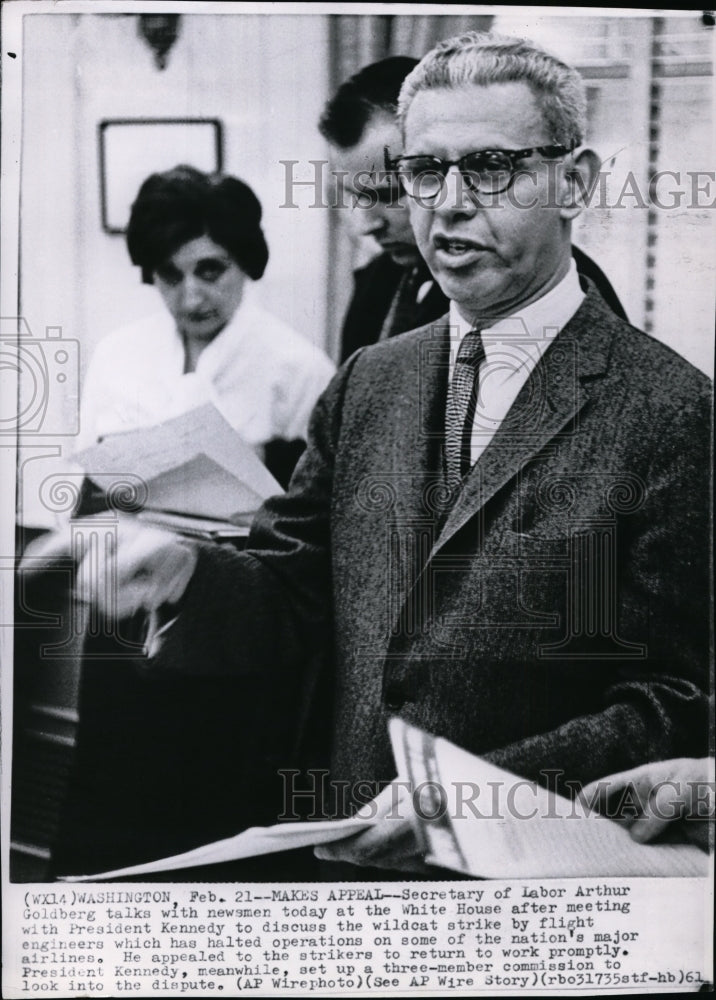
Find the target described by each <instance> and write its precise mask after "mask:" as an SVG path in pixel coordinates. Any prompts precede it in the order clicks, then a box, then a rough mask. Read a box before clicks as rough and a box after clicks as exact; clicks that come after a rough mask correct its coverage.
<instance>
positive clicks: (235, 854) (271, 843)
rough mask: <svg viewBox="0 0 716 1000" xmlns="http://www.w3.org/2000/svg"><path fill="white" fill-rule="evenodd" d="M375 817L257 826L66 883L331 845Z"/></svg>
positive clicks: (364, 827)
mask: <svg viewBox="0 0 716 1000" xmlns="http://www.w3.org/2000/svg"><path fill="white" fill-rule="evenodd" d="M375 822H376V821H375V819H362V818H360V817H359V816H353V817H352V818H351V819H338V820H324V821H321V822H317V823H278V824H276V826H253V827H251V828H250V829H249V830H244V832H243V833H239V834H237V835H236V836H235V837H227V838H226V840H217V841H215V842H214V843H213V844H206V845H205V846H204V847H197V848H195V849H194V850H193V851H186V852H185V853H184V854H175V855H174V856H173V857H171V858H163V859H162V860H160V861H149V862H147V863H146V864H142V865H132V866H130V867H129V868H119V869H117V870H115V871H110V872H102V873H101V874H100V875H67V876H65V878H63V879H62V881H63V882H86V881H88V880H92V881H100V882H101V881H102V880H103V879H108V878H117V877H119V876H123V875H151V874H152V872H165V871H166V872H171V871H176V870H177V869H180V868H195V867H197V866H199V865H214V864H220V863H221V862H222V861H239V860H241V859H242V858H253V857H257V856H258V855H260V854H275V853H276V852H277V851H290V850H292V849H294V848H299V847H311V846H315V845H316V844H330V843H334V842H335V841H337V840H343V839H345V838H346V837H352V836H353V834H356V833H360V832H361V831H362V830H367V829H368V827H369V826H372V825H373V824H374V823H375Z"/></svg>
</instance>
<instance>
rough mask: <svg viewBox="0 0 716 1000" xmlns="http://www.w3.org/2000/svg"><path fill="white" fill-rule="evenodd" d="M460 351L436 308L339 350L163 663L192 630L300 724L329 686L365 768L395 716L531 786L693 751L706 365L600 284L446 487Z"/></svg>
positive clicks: (700, 645)
mask: <svg viewBox="0 0 716 1000" xmlns="http://www.w3.org/2000/svg"><path fill="white" fill-rule="evenodd" d="M446 361H447V329H446V327H445V326H444V324H443V325H442V326H441V327H440V328H437V329H436V328H435V327H433V326H429V327H425V328H422V329H420V330H417V331H413V332H411V333H408V334H405V335H402V336H398V337H395V338H393V339H391V340H388V341H386V342H383V343H380V344H377V345H375V346H373V347H369V348H366V349H364V350H362V351H359V352H358V353H357V354H356V355H354V356H353V357H352V359H351V360H350V361H349V362H348V363H347V364H346V365H344V366H343V368H342V369H341V370H340V371H339V373H338V374H337V376H336V377H335V379H334V380H333V382H332V383H331V385H330V386H329V387H328V389H327V391H326V392H325V394H324V395H323V397H322V398H321V399H320V400H319V403H318V405H317V407H316V410H315V412H314V415H313V419H312V428H311V433H310V441H309V444H308V448H307V451H306V453H305V454H304V456H303V458H302V459H301V461H300V462H299V465H298V467H297V470H296V472H295V474H294V477H293V480H292V483H291V488H290V490H289V493H288V494H287V495H286V496H285V497H281V498H277V499H274V500H271V501H269V502H268V503H267V504H266V505H265V506H264V508H263V509H262V511H261V512H260V514H259V516H258V517H257V519H256V522H255V525H254V528H253V530H252V534H251V537H250V539H249V550H248V551H246V552H244V553H234V552H231V551H228V550H226V551H225V550H218V551H217V550H215V549H202V551H201V554H200V559H199V563H198V566H197V571H196V573H195V576H194V578H193V580H192V582H191V583H190V586H189V589H188V591H187V594H186V603H185V606H184V612H183V614H182V615H181V616H180V618H179V621H178V622H177V624H176V626H175V627H174V629H173V630H170V632H169V633H168V638H167V644H166V646H165V649H164V651H163V654H162V655H161V656H160V657H159V662H158V663H157V668H161V666H162V662H164V663H166V664H168V665H170V666H171V664H172V663H173V662H175V658H176V656H177V652H178V650H182V649H184V654H185V656H186V655H187V651H188V650H190V649H191V647H192V646H193V647H194V648H195V649H196V648H198V650H200V651H201V655H203V660H204V664H205V669H206V670H207V671H209V672H212V671H216V670H226V671H233V672H239V673H243V674H244V675H245V676H246V677H251V676H255V677H256V678H257V679H261V683H262V685H263V688H262V689H263V690H264V691H265V690H266V688H269V689H272V690H273V691H274V692H275V698H276V704H277V706H278V705H279V704H282V705H284V706H285V705H286V703H289V704H290V705H291V706H292V718H297V719H301V720H304V719H305V718H306V712H307V711H308V707H307V706H309V703H310V702H311V701H312V699H313V698H314V696H316V695H323V696H324V697H326V701H327V703H329V704H330V706H331V713H332V721H331V722H330V727H331V728H330V739H329V740H328V743H329V747H328V751H329V752H330V766H331V771H332V776H333V778H335V779H339V780H344V781H347V782H349V783H351V787H354V786H353V783H355V782H358V781H368V782H372V781H379V780H387V779H389V778H391V777H392V776H393V775H394V774H395V769H394V764H393V761H392V755H391V750H390V745H389V740H388V734H387V727H386V723H387V719H388V717H389V716H390V715H391V714H399V715H401V716H403V717H404V718H406V719H407V720H409V721H411V722H413V723H415V724H416V725H418V726H421V727H423V728H425V729H427V730H429V731H431V732H433V733H437V734H439V735H441V736H445V737H447V738H449V739H450V740H453V741H454V742H456V743H457V744H459V745H461V746H463V747H465V748H466V749H468V750H470V751H472V752H474V753H477V754H482V755H486V756H488V757H489V758H491V759H492V760H494V761H495V762H497V763H498V764H500V765H502V766H505V767H507V768H508V769H511V770H513V771H514V772H516V773H518V774H521V775H525V776H527V777H531V778H534V779H536V780H541V781H543V782H544V781H546V780H547V778H546V777H545V774H544V773H543V772H544V769H561V771H562V772H563V774H564V776H566V778H568V779H572V780H576V781H578V782H587V781H590V780H592V779H594V778H597V777H599V776H602V775H606V774H609V773H612V772H614V771H617V770H620V769H622V768H626V767H631V766H635V765H637V764H639V763H642V762H644V761H647V760H652V759H660V758H669V757H677V756H682V755H683V756H696V755H701V754H703V753H705V752H706V742H705V741H706V732H707V704H706V699H705V696H704V694H703V689H704V687H705V685H706V683H707V672H708V646H709V636H708V607H709V603H708V589H709V577H708V555H707V553H708V550H709V546H708V544H707V539H708V536H709V518H708V503H707V499H706V498H707V495H708V484H709V470H710V462H709V412H710V393H709V383H708V381H707V379H706V378H705V377H704V376H703V375H701V374H700V373H699V372H697V371H696V370H695V369H694V368H692V367H691V365H689V364H688V363H687V362H686V361H684V360H683V359H682V358H681V357H679V356H678V355H677V354H675V353H674V352H673V351H672V350H670V349H669V348H668V347H666V346H664V345H663V344H661V343H659V342H657V341H655V340H652V339H651V338H650V337H648V336H646V335H645V334H643V333H641V332H639V331H638V330H636V329H634V328H632V327H630V326H629V325H627V324H626V323H624V322H622V321H621V320H619V319H618V318H617V317H616V316H615V315H614V314H613V313H612V312H611V311H610V310H609V309H608V308H607V306H606V305H605V304H604V302H603V300H602V299H601V297H600V296H599V294H598V293H597V292H596V291H594V290H592V291H591V292H590V294H589V295H588V297H587V299H586V300H585V302H584V303H583V304H582V306H581V307H580V309H579V310H578V312H577V313H576V315H575V316H574V318H573V319H572V320H571V321H570V323H569V324H568V325H567V326H566V327H565V329H564V330H563V331H562V332H561V333H560V334H559V336H558V337H557V338H556V340H555V341H554V343H553V344H552V345H551V347H550V348H549V349H548V351H547V352H546V353H545V355H544V356H543V358H542V360H541V362H540V364H539V365H538V367H537V368H536V369H535V371H534V372H533V373H532V375H531V376H530V378H529V380H528V382H527V383H526V385H525V386H524V387H523V389H522V391H521V392H520V395H519V397H518V399H517V401H516V403H515V404H514V406H513V408H512V410H511V412H510V414H509V415H508V417H507V418H506V420H505V421H504V422H503V424H502V425H501V426H500V428H499V430H498V432H497V434H496V435H495V437H494V438H493V440H492V441H491V443H490V444H489V445H488V447H487V448H486V450H485V452H484V454H483V455H482V457H481V458H480V460H479V461H478V462H477V464H476V465H475V466H474V467H473V469H472V470H471V472H470V473H469V474H468V476H467V477H466V479H465V481H464V484H463V488H462V491H461V493H460V494H459V496H458V497H457V500H456V502H455V503H454V505H452V506H449V505H448V504H447V503H446V496H445V488H444V480H443V475H442V458H441V447H442V436H443V420H444V418H443V414H444V400H445V392H446ZM199 655H200V654H199V653H198V652H197V653H196V655H191V653H190V654H189V655H188V659H189V660H190V661H196V660H197V658H198V657H199ZM267 678H270V681H269V680H267ZM328 725H329V723H328V720H325V722H324V726H325V728H326V729H327V728H328ZM328 751H327V752H328ZM560 787H561V786H560ZM363 796H364V797H365V793H364V792H363Z"/></svg>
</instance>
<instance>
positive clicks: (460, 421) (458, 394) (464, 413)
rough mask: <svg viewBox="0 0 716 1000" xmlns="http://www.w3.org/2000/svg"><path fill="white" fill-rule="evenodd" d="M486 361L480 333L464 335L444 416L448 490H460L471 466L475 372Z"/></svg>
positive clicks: (476, 389) (477, 331) (477, 386)
mask: <svg viewBox="0 0 716 1000" xmlns="http://www.w3.org/2000/svg"><path fill="white" fill-rule="evenodd" d="M484 360H485V348H484V347H483V346H482V338H481V336H480V331H479V330H471V331H470V332H469V333H466V334H465V336H464V337H463V338H462V342H461V343H460V349H459V351H458V354H457V360H456V362H455V369H454V371H453V375H452V381H451V383H450V388H449V390H448V399H447V409H446V413H445V472H446V478H447V485H448V486H449V488H450V489H451V490H457V489H459V487H460V483H461V482H462V480H463V478H464V476H465V475H466V474H467V472H468V471H469V469H470V465H471V464H472V463H471V461H470V451H471V446H472V425H473V422H474V419H475V406H476V404H477V394H478V389H479V382H478V371H479V368H480V365H481V363H482V362H483V361H484Z"/></svg>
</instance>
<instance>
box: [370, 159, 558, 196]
mask: <svg viewBox="0 0 716 1000" xmlns="http://www.w3.org/2000/svg"><path fill="white" fill-rule="evenodd" d="M574 149H575V147H574V146H561V145H555V146H531V147H529V148H527V149H480V150H477V151H476V152H474V153H465V155H464V156H461V157H460V159H459V160H443V159H442V158H441V157H439V156H432V155H431V154H430V153H420V154H418V155H415V156H396V157H395V159H391V156H390V150H389V149H388V147H387V146H384V147H383V156H384V162H385V169H386V171H387V172H389V173H393V174H395V175H396V176H397V178H398V180H399V181H400V183H401V185H402V187H403V190H404V191H405V193H406V194H407V195H408V197H409V198H415V199H417V200H421V201H422V200H424V201H432V200H433V199H434V198H437V197H438V194H439V193H440V188H438V190H437V191H436V192H435V194H433V195H424V194H420V195H419V194H411V192H410V191H409V190H408V188H407V187H406V185H405V181H404V180H403V179H402V176H401V173H400V164H401V163H403V162H405V161H409V160H430V161H432V163H434V164H435V166H434V168H433V170H432V171H431V170H429V169H428V170H425V171H423V172H424V173H431V172H434V173H435V174H436V175H437V176H440V177H441V178H442V184H444V183H445V178H446V177H447V175H448V172H449V171H450V170H451V169H452V167H457V168H458V170H459V171H460V176H461V177H463V178H464V179H465V183H466V185H467V187H468V189H469V190H470V191H474V192H479V191H481V190H482V191H483V193H488V194H502V193H503V192H505V191H507V189H508V188H509V187H510V185H511V184H512V182H513V181H514V179H515V177H516V175H517V172H518V170H517V162H518V161H519V160H526V159H527V158H528V157H529V156H532V155H533V153H539V154H540V155H541V156H544V157H545V159H548V160H558V159H560V158H561V157H563V156H569V154H570V153H573V152H574ZM490 156H492V157H494V156H503V157H505V159H506V160H507V161H508V163H509V168H508V167H507V166H505V170H507V169H509V176H508V178H507V182H506V184H505V186H504V187H501V188H499V189H496V188H490V189H489V190H488V189H487V188H485V189H483V188H481V187H480V184H479V181H478V183H477V184H476V183H475V174H479V173H480V171H479V170H475V169H474V168H473V169H472V170H468V169H467V167H466V165H465V161H466V160H470V159H472V158H473V157H490ZM442 184H441V187H442Z"/></svg>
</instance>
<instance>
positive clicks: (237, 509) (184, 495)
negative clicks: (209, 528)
mask: <svg viewBox="0 0 716 1000" xmlns="http://www.w3.org/2000/svg"><path fill="white" fill-rule="evenodd" d="M147 490H148V497H147V502H146V505H145V506H146V507H148V508H150V509H154V510H160V511H173V512H175V513H181V514H193V515H195V516H197V517H213V518H217V519H222V520H227V521H228V520H231V519H233V518H240V517H241V516H242V515H245V514H252V513H255V512H256V511H257V510H258V509H259V507H260V506H261V503H262V500H263V498H262V497H261V496H260V494H258V493H257V492H256V491H255V490H252V489H251V487H250V486H247V485H246V483H244V482H242V481H241V480H239V479H237V478H236V477H235V476H234V475H233V474H232V473H230V472H227V470H226V469H225V468H224V467H223V466H221V465H219V464H218V463H217V462H215V461H214V459H213V458H209V457H208V455H206V454H200V455H195V456H194V457H193V458H190V459H189V460H188V461H186V462H183V463H182V465H179V466H177V467H176V468H173V469H168V470H167V471H166V472H162V473H161V474H160V475H158V476H157V477H156V478H155V479H151V480H150V481H149V482H148V483H147Z"/></svg>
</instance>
